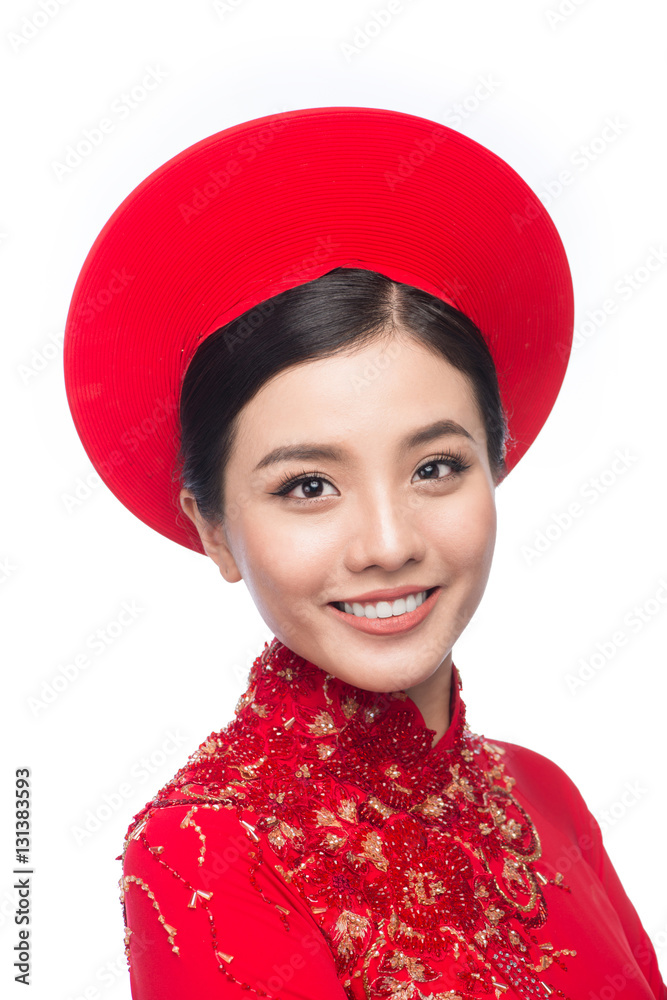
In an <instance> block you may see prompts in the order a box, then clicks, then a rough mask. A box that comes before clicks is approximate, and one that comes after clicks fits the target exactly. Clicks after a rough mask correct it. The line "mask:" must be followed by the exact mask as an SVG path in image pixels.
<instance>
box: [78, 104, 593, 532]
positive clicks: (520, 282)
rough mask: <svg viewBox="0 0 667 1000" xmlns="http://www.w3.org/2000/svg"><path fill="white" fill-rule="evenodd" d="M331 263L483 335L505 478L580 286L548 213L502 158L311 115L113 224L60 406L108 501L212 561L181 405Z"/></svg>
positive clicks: (163, 182) (342, 117)
mask: <svg viewBox="0 0 667 1000" xmlns="http://www.w3.org/2000/svg"><path fill="white" fill-rule="evenodd" d="M335 267H357V268H367V269H369V270H373V271H378V272H380V273H381V274H384V275H386V276H387V277H389V278H391V279H393V280H394V281H399V282H404V283H406V284H410V285H414V286H416V287H417V288H420V289H422V290H423V291H426V292H429V293H431V294H432V295H435V296H438V297H439V298H441V299H443V300H444V301H446V302H448V303H450V304H452V305H454V306H456V307H457V308H458V309H460V310H461V311H462V312H464V313H465V314H466V315H467V316H469V317H470V318H471V319H472V320H473V321H474V322H475V323H476V324H477V326H478V327H479V328H480V330H481V332H482V334H483V335H484V337H485V339H486V341H487V343H488V345H489V348H490V350H491V354H492V356H493V358H494V361H495V364H496V368H497V371H498V379H499V384H500V392H501V397H502V401H503V404H504V406H505V410H506V413H507V416H508V423H509V429H510V435H511V442H510V445H509V448H508V453H507V456H506V464H507V469H508V471H509V470H511V469H512V468H513V467H514V466H515V465H516V463H517V462H518V461H519V459H520V458H521V456H522V455H523V454H525V452H526V450H527V449H528V447H529V446H530V444H531V443H532V442H533V440H534V439H535V437H536V436H537V434H538V432H539V430H540V428H541V427H542V425H543V424H544V421H545V420H546V418H547V416H548V414H549V412H550V410H551V408H552V406H553V404H554V402H555V400H556V396H557V395H558V391H559V389H560V386H561V383H562V381H563V377H564V375H565V369H566V367H567V361H568V358H569V354H570V350H571V345H572V333H573V320H574V304H573V294H572V281H571V276H570V270H569V267H568V263H567V258H566V255H565V251H564V248H563V245H562V243H561V240H560V238H559V236H558V233H557V231H556V229H555V226H554V224H553V222H552V221H551V219H550V217H549V215H548V213H547V212H546V210H545V208H544V206H543V205H542V203H541V201H540V200H539V199H538V197H537V196H536V195H535V194H534V192H533V191H532V190H531V189H530V188H529V187H528V185H527V184H526V183H525V182H524V181H523V180H522V179H521V178H520V177H519V175H518V174H517V173H516V172H515V171H514V170H513V169H512V168H511V167H510V166H509V165H508V164H507V163H505V161H504V160H502V159H500V157H498V156H496V155H495V154H494V153H492V152H490V151H489V150H488V149H486V148H485V147H484V146H482V145H480V144H479V143H477V142H475V141H473V140H472V139H469V138H468V137H467V136H464V135H462V134H460V133H459V132H456V131H455V130H453V129H450V128H447V127H445V126H443V125H440V124H438V123H436V122H433V121H429V120H428V119H426V118H420V117H417V116H415V115H409V114H404V113H402V112H397V111H390V110H384V109H379V108H357V107H333V108H306V109H302V110H298V111H287V112H282V113H280V114H275V115H268V116H266V117H262V118H256V119H253V120H252V121H249V122H244V123H242V124H240V125H235V126H233V127H231V128H227V129H225V130H224V131H222V132H218V133H217V134H215V135H212V136H210V137H209V138H207V139H203V140H202V141H201V142H198V143H196V144H195V145H194V146H190V147H189V148H188V149H186V150H184V151H183V152H182V153H179V154H178V155H177V156H174V157H173V158H172V159H170V160H168V161H167V162H166V163H165V164H163V165H162V166H161V167H159V168H158V169H157V170H155V171H154V172H153V173H152V174H151V175H150V176H149V177H147V178H146V179H145V180H144V181H143V182H142V183H141V184H139V186H138V187H137V188H135V190H134V191H132V193H131V194H130V195H128V197H127V198H126V199H125V200H124V201H123V202H122V204H121V205H120V206H119V207H118V209H117V210H116V211H115V212H114V214H113V215H112V216H111V218H110V219H109V221H108V222H107V223H106V225H105V226H104V228H103V229H102V231H101V233H100V234H99V236H98V237H97V239H96V241H95V243H94V245H93V247H92V248H91V250H90V252H89V254H88V256H87V257H86V260H85V263H84V265H83V268H82V270H81V273H80V275H79V278H78V281H77V283H76V287H75V289H74V294H73V297H72V301H71V305H70V309H69V313H68V317H67V324H66V329H65V342H64V369H65V385H66V390H67V399H68V402H69V406H70V409H71V412H72V416H73V419H74V423H75V425H76V429H77V431H78V433H79V436H80V437H81V440H82V442H83V446H84V448H85V450H86V452H87V454H88V456H89V458H90V460H91V462H92V464H93V465H94V467H95V469H96V470H97V471H98V473H99V474H100V476H101V478H102V479H103V481H104V482H105V483H106V485H107V486H108V487H109V489H110V490H112V492H113V493H114V494H115V495H116V496H117V497H118V499H119V500H121V502H122V503H123V504H125V506H126V507H128V508H129V509H130V510H131V511H132V512H133V513H134V514H136V515H137V517H139V518H141V520H142V521H144V522H145V523H146V524H148V525H150V526H151V527H152V528H155V529H156V530H157V531H159V532H161V533H162V534H163V535H166V536H167V537H168V538H171V539H173V540H174V541H176V542H179V543H180V544H182V545H185V546H187V547H188V548H193V549H196V550H197V551H200V552H202V551H203V549H202V548H201V546H199V545H197V542H196V541H195V540H194V539H193V538H192V533H191V532H190V531H188V526H187V525H186V524H185V523H184V522H185V517H184V515H183V513H182V511H181V509H180V506H179V503H178V493H179V484H178V482H177V481H176V480H175V477H174V474H173V473H174V464H175V459H176V453H177V451H178V446H179V423H178V403H179V396H180V388H181V384H182V380H183V376H184V373H185V370H186V368H187V366H188V363H189V362H190V360H191V358H192V355H193V354H194V352H195V350H196V348H197V346H198V345H199V344H200V343H201V341H202V340H203V339H205V338H206V337H207V336H209V335H210V334H211V333H213V332H214V331H215V330H216V329H218V328H219V327H220V326H222V325H224V324H225V323H227V322H229V321H230V320H232V319H234V318H235V317H237V316H238V315H240V314H241V313H242V312H245V311H246V310H247V309H250V308H252V307H253V306H256V305H258V304H259V303H260V302H263V301H264V300H265V299H267V298H270V297H271V296H273V295H276V294H278V293H279V292H282V291H284V290H285V289H288V288H292V287H294V286H295V285H299V284H302V283H303V282H306V281H312V280H313V279H315V278H318V277H320V276H321V275H322V274H325V273H326V272H327V271H330V270H332V269H333V268H335Z"/></svg>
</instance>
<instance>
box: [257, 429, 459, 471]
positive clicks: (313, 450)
mask: <svg viewBox="0 0 667 1000" xmlns="http://www.w3.org/2000/svg"><path fill="white" fill-rule="evenodd" d="M452 434H454V435H458V436H459V437H465V438H468V439H469V440H470V441H473V442H474V443H476V442H475V439H474V437H473V436H472V434H469V433H468V431H467V430H466V429H465V427H462V426H461V424H458V423H457V422H456V421H455V420H436V422H435V423H434V424H429V425H428V426H427V427H421V428H420V429H419V430H417V431H414V432H413V433H412V434H408V436H407V437H404V438H403V440H402V441H401V443H400V445H399V448H400V451H401V452H402V453H404V452H406V451H410V450H411V449H412V448H417V447H418V446H419V445H422V444H428V443H429V441H434V440H435V439H436V438H440V437H445V436H447V435H452ZM344 456H345V452H344V450H343V449H341V448H336V447H333V446H332V445H322V444H313V443H311V442H303V443H302V444H295V445H286V446H283V447H280V448H274V449H273V451H270V452H269V453H268V455H265V456H264V458H263V459H261V461H259V462H258V463H257V465H256V466H255V468H254V470H253V471H254V472H257V471H258V470H259V469H265V468H266V467H267V466H268V465H275V464H277V463H278V462H286V461H290V460H292V459H300V460H301V461H304V462H306V461H310V460H311V459H316V458H317V459H323V460H325V461H329V462H341V461H343V459H344Z"/></svg>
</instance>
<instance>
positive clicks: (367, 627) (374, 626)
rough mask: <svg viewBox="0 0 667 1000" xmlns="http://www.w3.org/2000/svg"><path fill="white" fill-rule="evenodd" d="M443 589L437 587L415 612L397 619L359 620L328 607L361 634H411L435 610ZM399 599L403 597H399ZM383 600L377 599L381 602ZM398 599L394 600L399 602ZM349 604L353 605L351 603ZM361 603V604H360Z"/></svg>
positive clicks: (407, 591) (407, 613)
mask: <svg viewBox="0 0 667 1000" xmlns="http://www.w3.org/2000/svg"><path fill="white" fill-rule="evenodd" d="M423 589H424V590H428V589H429V588H428V587H424V588H423ZM440 590H441V588H440V587H436V588H435V590H434V591H433V593H432V594H430V596H429V597H427V598H426V600H425V601H423V602H422V603H421V604H420V605H419V607H418V608H415V610H414V611H406V612H405V614H403V615H397V616H396V617H393V616H390V617H389V618H357V616H356V615H348V613H347V612H346V611H340V610H339V609H338V608H336V607H334V605H333V604H328V605H327V607H329V608H331V610H332V611H333V613H334V614H335V615H336V616H337V617H338V618H340V619H342V621H344V622H345V624H346V625H350V626H351V628H356V629H357V630H358V631H359V632H367V633H368V634H369V635H396V634H397V633H399V632H409V631H410V629H413V628H415V627H416V626H417V625H419V624H420V622H423V621H424V619H425V618H426V616H427V614H428V613H429V611H431V609H432V608H433V606H434V604H435V602H436V601H437V599H438V595H439V593H440ZM403 593H406V594H412V593H414V591H412V590H405V588H403ZM398 596H399V597H400V596H402V595H400V594H399V595H398ZM380 599H381V598H376V600H380ZM397 599H398V598H394V600H397ZM348 603H352V602H351V601H350V602H348ZM359 603H361V602H359Z"/></svg>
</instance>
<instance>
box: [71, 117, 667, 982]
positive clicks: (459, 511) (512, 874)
mask: <svg viewBox="0 0 667 1000" xmlns="http://www.w3.org/2000/svg"><path fill="white" fill-rule="evenodd" d="M112 283H113V287H112ZM102 293H106V294H102ZM571 337H572V291H571V282H570V277H569V270H568V266H567V260H566V258H565V253H564V251H563V248H562V245H561V243H560V240H559V238H558V235H557V233H556V232H555V229H554V227H553V224H552V223H551V221H550V219H549V217H548V216H547V214H546V212H545V211H544V209H543V207H542V206H541V204H540V203H539V201H538V199H537V198H536V197H535V196H534V195H533V194H532V192H531V191H530V189H529V188H528V187H527V186H526V185H525V184H524V183H523V182H522V181H521V179H520V178H518V177H517V175H516V174H515V173H514V172H513V171H512V170H511V168H509V167H508V166H507V164H505V163H504V162H503V161H501V160H499V159H498V158H497V157H495V156H494V155H493V154H492V153H489V151H488V150H485V149H483V147H481V146H479V145H478V144H476V143H474V142H472V141H471V140H469V139H466V138H465V137H463V136H460V135H458V134H457V133H455V132H453V131H452V130H450V129H445V128H442V127H441V126H437V125H436V124H435V123H433V122H428V121H426V120H425V119H421V118H415V117H414V116H410V115H403V114H399V113H396V112H389V111H380V110H377V109H367V108H328V109H308V110H305V111H298V112H288V113H286V114H281V115H276V116H271V117H270V118H266V119H258V120H256V121H253V122H249V123H244V125H241V126H237V127H235V128H232V129H227V130H226V131H225V132H222V133H219V134H218V135H216V136H212V137H211V138H210V139H208V140H204V141H203V142H202V143H199V144H197V145H196V146H194V147H191V149H189V150H186V151H185V152H184V153H183V154H180V156H179V157H176V158H174V159H173V160H172V161H170V162H169V163H167V164H165V165H164V167H162V168H160V170H158V171H156V172H155V174H153V175H151V177H150V178H148V179H147V181H146V182H144V184H143V185H141V186H140V187H139V188H138V189H137V190H136V191H135V192H133V194H132V195H131V196H130V198H128V199H127V200H126V202H124V203H123V205H122V206H121V207H120V209H119V210H118V211H117V212H116V214H115V215H114V216H113V217H112V219H111V220H110V222H109V223H108V224H107V226H106V227H105V229H104V230H103V232H102V233H101V234H100V237H99V238H98V241H97V242H96V244H95V246H94V247H93V250H92V251H91V254H90V255H89V258H88V260H87V262H86V265H85V266H84V269H83V271H82V274H81V277H80V279H79V283H78V285H77V289H76V290H75V294H74V299H73V302H72V307H71V309H70V315H69V317H68V328H67V335H66V338H67V339H66V344H65V370H66V376H67V388H68V397H69V401H70V405H71V408H72V413H73V416H74V419H75V422H76V424H77V428H78V430H79V433H80V434H81V436H82V439H83V441H84V444H85V445H86V448H87V450H88V453H89V455H90V457H91V459H92V461H93V462H94V463H95V464H96V467H97V468H98V469H99V470H100V472H101V473H102V474H103V475H104V477H105V480H106V482H107V483H108V484H109V486H110V487H111V488H112V489H113V491H114V492H115V493H116V495H117V496H118V497H119V498H120V499H121V500H122V501H123V502H124V503H125V504H126V505H127V506H129V507H130V509H131V510H133V511H134V512H135V513H136V514H137V515H138V516H139V517H141V518H142V519H143V520H144V521H146V523H148V524H150V525H151V526H153V527H154V528H157V529H158V530H160V531H161V532H162V533H163V534H165V535H167V536H168V537H170V538H173V539H174V540H176V541H179V542H181V543H182V544H185V545H188V546H190V547H191V548H194V549H196V550H197V551H200V552H203V553H205V554H206V555H208V556H210V558H212V559H213V560H214V562H215V563H216V565H217V566H218V567H219V569H220V572H221V574H222V575H223V577H224V578H225V580H227V581H228V582H230V583H232V582H238V581H239V580H243V581H244V582H245V583H246V585H247V587H248V588H249V590H250V593H251V595H252V598H253V600H254V602H255V604H256V606H257V608H258V610H259V611H260V614H261V615H262V617H263V619H264V621H265V622H266V623H267V625H269V627H270V628H271V630H272V631H273V633H274V638H273V640H272V642H271V643H270V644H269V643H267V644H266V645H265V648H264V651H263V652H262V654H261V655H260V656H259V657H257V659H256V660H255V662H254V663H253V665H252V670H251V674H250V678H249V684H248V689H247V691H246V692H245V693H244V694H243V695H242V696H241V698H240V699H239V702H238V704H237V707H236V711H235V718H234V719H233V720H232V721H231V722H230V723H228V724H227V725H226V726H225V727H224V728H223V729H222V730H221V731H220V732H217V733H213V734H211V736H209V737H208V739H207V740H205V741H204V742H203V743H202V745H201V746H200V748H199V750H198V751H197V752H196V753H195V754H193V756H192V757H191V758H190V760H189V761H188V762H187V763H186V764H185V765H184V767H183V768H182V769H181V770H180V771H179V772H178V773H177V775H176V776H175V777H174V779H173V780H172V781H171V782H169V783H168V784H167V786H165V788H163V789H162V790H161V791H160V792H159V793H158V794H157V795H156V796H155V798H154V799H153V800H152V801H151V802H149V803H148V804H147V806H146V807H145V809H144V810H142V811H141V812H140V813H139V814H138V815H137V816H136V817H135V818H134V820H133V822H132V824H131V825H130V828H129V830H128V835H127V838H126V841H125V846H124V851H123V876H122V878H121V892H122V897H123V906H124V913H125V921H126V949H127V955H128V960H129V964H130V973H131V982H132V994H133V997H135V1000H149V998H151V1000H152V998H156V1000H157V998H158V997H159V998H176V997H179V998H180V997H190V996H220V997H235V996H239V997H240V996H242V995H244V994H245V995H247V994H251V995H257V996H268V997H281V998H297V997H298V998H309V1000H315V998H327V1000H329V998H341V1000H342V998H343V997H360V998H362V997H363V998H380V997H388V996H391V997H400V998H405V1000H407V998H423V997H429V998H431V997H437V998H440V1000H443V998H447V1000H463V998H465V1000H468V998H479V997H521V998H542V997H550V996H560V997H567V998H570V1000H579V998H589V997H591V998H592V997H596V998H597V997H599V998H601V1000H604V998H610V1000H611V998H612V997H615V996H617V995H621V996H623V997H626V998H628V1000H630V998H632V1000H639V998H651V997H656V998H663V1000H664V998H665V997H667V991H666V989H665V986H664V984H663V982H662V979H661V977H660V973H659V970H658V966H657V961H656V957H655V953H654V950H653V948H652V946H651V943H650V941H649V939H648V937H647V935H646V933H645V931H644V929H643V927H642V925H641V923H640V920H639V918H638V916H637V914H636V912H635V910H634V908H633V906H632V904H631V903H630V901H629V900H628V898H627V896H626V894H625V892H624V890H623V888H622V886H621V885H620V883H619V881H618V878H617V876H616V874H615V872H614V870H613V868H612V866H611V864H610V862H609V859H608V858H607V855H606V853H605V851H604V847H603V845H602V842H601V837H600V831H599V827H598V826H597V824H596V822H595V820H594V818H593V817H592V816H591V814H590V813H589V811H588V809H587V808H586V805H585V804H584V802H583V800H582V798H581V796H580V794H579V793H578V791H577V789H576V788H575V787H574V785H573V784H572V782H571V781H570V780H569V779H568V778H567V776H566V775H565V774H564V773H563V772H562V771H561V770H560V769H559V768H558V767H557V766H556V765H555V764H553V763H551V762H550V761H548V760H546V759H545V758H543V757H541V756H539V755H538V754H535V753H533V752H532V751H530V750H526V749H524V748H522V747H518V746H515V745H513V744H509V743H491V742H489V741H487V740H485V739H484V738H483V737H480V736H476V735H474V734H473V733H471V732H470V730H469V729H468V727H467V725H466V722H465V707H464V704H463V701H462V698H461V679H460V676H459V674H458V671H457V670H456V668H455V666H454V664H453V660H452V650H453V646H454V644H455V642H456V640H457V638H458V637H459V636H460V635H461V633H462V631H463V630H464V628H465V626H466V625H467V623H468V622H469V621H470V619H471V617H472V615H473V614H474V612H475V609H476V608H477V606H478V604H479V601H480V600H481V597H482V594H483V592H484V588H485V585H486V582H487V578H488V574H489V569H490V565H491V559H492V553H493V546H494V540H495V529H496V517H495V489H496V487H497V486H498V484H499V483H500V482H501V481H502V479H503V478H504V476H505V475H507V474H508V472H509V471H511V469H512V468H513V467H514V465H515V464H516V462H517V461H518V459H519V458H520V457H521V455H522V454H524V453H525V450H526V449H527V447H528V446H529V445H530V443H531V442H532V440H534V438H535V436H536V435H537V433H538V431H539V429H540V427H541V426H542V424H543V423H544V420H545V419H546V417H547V415H548V413H549V411H550V409H551V407H552V405H553V402H554V400H555V398H556V395H557V392H558V389H559V387H560V384H561V382H562V378H563V375H564V370H565V364H566V361H567V355H568V353H569V348H570V344H571ZM561 869H565V870H566V875H564V874H563V872H562V871H561Z"/></svg>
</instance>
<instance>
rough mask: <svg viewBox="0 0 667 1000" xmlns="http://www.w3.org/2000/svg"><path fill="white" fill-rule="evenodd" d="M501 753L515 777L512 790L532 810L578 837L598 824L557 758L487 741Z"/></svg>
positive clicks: (499, 741)
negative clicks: (556, 761) (554, 759)
mask: <svg viewBox="0 0 667 1000" xmlns="http://www.w3.org/2000/svg"><path fill="white" fill-rule="evenodd" d="M486 743H487V744H489V745H490V746H491V747H497V749H498V750H499V752H500V762H501V765H502V767H503V769H504V771H505V773H506V774H507V775H509V776H510V778H511V779H513V782H512V783H513V787H512V793H513V794H514V795H515V796H516V797H517V798H518V799H519V800H520V801H521V802H522V804H523V805H524V806H526V808H527V809H528V811H529V812H531V813H533V812H534V813H535V814H537V815H541V816H542V817H544V818H545V819H547V820H548V821H550V822H551V823H553V824H554V825H555V826H557V827H558V828H560V829H561V830H563V829H564V828H567V829H569V832H570V834H572V835H574V836H575V837H576V836H578V835H579V834H580V832H581V831H582V830H586V832H590V831H591V828H592V827H593V829H594V827H595V823H594V822H593V824H592V823H591V820H592V816H591V813H590V812H589V809H588V807H587V805H586V802H585V800H584V798H583V796H582V794H581V792H580V791H579V789H578V788H577V786H576V784H575V783H574V781H573V780H572V778H570V776H569V775H568V774H567V773H566V772H565V771H564V770H563V769H562V768H561V767H560V766H559V765H558V764H556V763H555V762H554V761H553V760H551V759H550V758H549V757H545V756H543V754H540V753H537V752H536V751H535V750H530V749H528V747H522V746H519V745H518V744H516V743H508V742H506V741H504V740H488V739H487V740H486Z"/></svg>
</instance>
